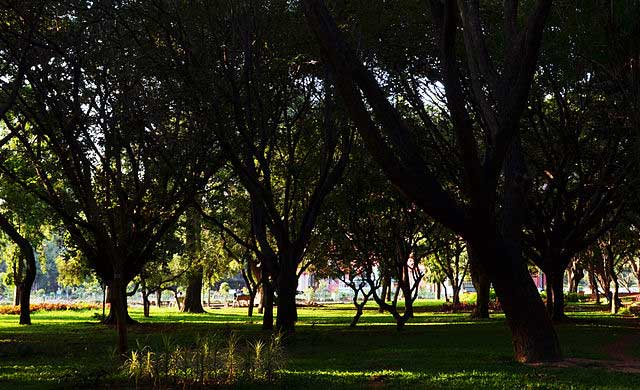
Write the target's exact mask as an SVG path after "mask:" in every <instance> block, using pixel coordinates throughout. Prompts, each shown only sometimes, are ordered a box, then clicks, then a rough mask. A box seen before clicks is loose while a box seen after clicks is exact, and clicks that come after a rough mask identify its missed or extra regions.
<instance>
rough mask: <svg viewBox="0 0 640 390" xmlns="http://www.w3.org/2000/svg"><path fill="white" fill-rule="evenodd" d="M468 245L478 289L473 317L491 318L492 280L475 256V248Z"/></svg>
mask: <svg viewBox="0 0 640 390" xmlns="http://www.w3.org/2000/svg"><path fill="white" fill-rule="evenodd" d="M467 245H468V248H469V250H468V253H469V272H470V273H471V281H472V282H473V287H474V288H475V289H476V308H475V309H474V311H473V313H472V314H471V317H473V318H489V299H490V298H491V297H490V295H491V294H490V292H491V282H490V281H489V277H488V276H487V273H486V272H484V270H483V269H482V267H481V266H480V264H478V259H477V258H475V255H474V253H473V249H472V248H471V247H470V246H469V244H467Z"/></svg>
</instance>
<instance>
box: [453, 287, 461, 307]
mask: <svg viewBox="0 0 640 390" xmlns="http://www.w3.org/2000/svg"><path fill="white" fill-rule="evenodd" d="M452 299H453V306H454V307H456V306H460V286H459V285H458V284H457V283H454V284H453V295H452Z"/></svg>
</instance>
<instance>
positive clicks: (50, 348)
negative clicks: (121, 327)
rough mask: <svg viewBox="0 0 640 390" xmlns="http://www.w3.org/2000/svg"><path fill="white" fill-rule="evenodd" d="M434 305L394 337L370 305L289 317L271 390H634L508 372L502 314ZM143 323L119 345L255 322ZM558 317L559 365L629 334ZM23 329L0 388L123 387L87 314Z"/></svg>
mask: <svg viewBox="0 0 640 390" xmlns="http://www.w3.org/2000/svg"><path fill="white" fill-rule="evenodd" d="M440 304H441V303H433V302H429V303H426V302H421V303H420V304H419V305H418V306H419V308H418V313H417V315H416V317H415V318H414V319H412V320H411V321H410V322H409V324H407V327H406V329H405V330H403V331H402V332H397V331H396V330H395V325H394V323H393V320H392V318H391V317H390V316H389V315H388V314H379V313H378V312H377V311H376V310H374V309H373V307H369V308H368V310H366V311H365V315H364V316H363V317H362V319H361V323H360V325H359V326H358V327H357V328H355V329H350V328H348V326H347V325H348V323H349V321H350V319H351V315H352V314H353V311H352V309H351V307H350V306H349V305H334V306H328V307H324V308H301V309H300V310H299V323H298V328H297V332H296V335H295V336H294V337H293V338H292V339H290V340H289V341H288V346H287V356H288V359H287V365H286V367H287V368H286V369H285V370H284V371H283V372H282V375H281V381H280V382H279V383H277V384H276V385H274V386H273V387H274V388H291V389H297V388H305V389H323V390H324V389H333V388H336V389H338V388H407V389H452V388H455V389H474V390H477V389H485V388H492V389H634V388H640V374H631V373H622V372H613V371H608V370H605V369H602V368H593V367H588V366H586V367H571V368H550V367H531V366H527V365H523V364H519V363H516V362H514V361H512V358H511V345H510V336H509V331H508V329H507V328H506V325H505V323H504V317H503V316H501V315H496V316H494V318H493V319H491V320H487V321H471V320H470V319H469V317H468V314H465V313H460V314H444V313H437V312H434V311H433V309H434V308H435V306H438V305H440ZM580 307H581V310H584V307H585V306H584V305H580ZM587 308H588V307H587ZM151 314H152V317H151V318H147V319H145V318H143V317H142V313H141V310H139V309H136V308H134V309H132V310H131V315H132V317H134V318H136V319H138V320H140V321H141V324H140V325H136V326H132V327H131V328H130V346H132V347H135V346H136V344H137V343H139V344H141V345H152V346H154V345H160V343H161V339H162V335H163V334H170V335H171V337H173V339H174V340H175V341H176V342H177V343H179V344H190V343H193V342H194V340H195V338H196V337H197V335H204V334H209V333H214V332H219V333H224V332H227V331H231V330H233V331H236V332H238V333H240V334H241V335H250V336H253V335H258V334H261V333H262V331H261V330H260V321H261V318H260V316H259V315H257V316H255V317H253V318H249V317H247V316H246V309H238V308H236V309H233V308H228V309H214V310H209V313H208V314H203V315H191V314H182V313H178V312H176V311H175V310H172V309H162V310H158V309H155V308H152V312H151ZM570 315H571V317H572V318H573V320H574V321H573V322H572V323H569V324H563V325H559V326H558V333H559V336H560V340H561V343H562V347H563V351H564V354H565V356H567V357H571V358H585V359H611V357H609V356H608V352H607V346H608V345H610V344H612V343H614V342H616V340H619V339H620V338H621V337H626V338H629V336H628V335H632V334H639V331H640V324H638V322H637V320H631V319H628V318H623V317H619V316H618V317H614V316H611V315H609V314H606V313H604V312H590V311H580V312H575V313H570ZM32 320H33V325H31V326H20V325H17V323H18V317H17V316H15V315H2V316H0V389H5V388H6V389H31V388H96V387H98V388H104V387H110V386H119V387H125V388H126V387H127V386H128V382H127V379H126V378H125V377H124V375H123V374H121V373H119V370H118V365H119V364H120V363H119V362H120V360H119V359H118V357H117V356H116V354H115V351H114V348H113V346H114V344H115V333H114V331H113V329H111V328H109V327H106V326H103V325H99V324H97V323H96V321H95V320H94V319H93V312H91V311H82V312H36V313H33V317H32ZM631 340H632V341H630V343H629V344H630V345H626V346H625V348H626V352H628V354H629V355H630V356H635V357H637V358H640V353H639V351H640V336H639V337H632V338H631ZM248 387H251V386H248ZM256 387H257V386H256ZM262 387H264V386H260V388H262Z"/></svg>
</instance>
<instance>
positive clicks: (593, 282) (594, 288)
mask: <svg viewBox="0 0 640 390" xmlns="http://www.w3.org/2000/svg"><path fill="white" fill-rule="evenodd" d="M588 274H589V287H590V288H591V295H592V296H593V299H595V301H596V305H599V304H600V289H598V280H597V279H596V276H595V275H594V274H593V271H591V270H589V272H588Z"/></svg>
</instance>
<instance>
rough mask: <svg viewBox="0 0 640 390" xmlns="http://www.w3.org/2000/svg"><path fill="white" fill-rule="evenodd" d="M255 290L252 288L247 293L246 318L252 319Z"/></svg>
mask: <svg viewBox="0 0 640 390" xmlns="http://www.w3.org/2000/svg"><path fill="white" fill-rule="evenodd" d="M256 292H257V289H256V288H255V287H254V288H252V289H251V291H249V307H248V308H247V317H253V306H254V305H255V302H256Z"/></svg>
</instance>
